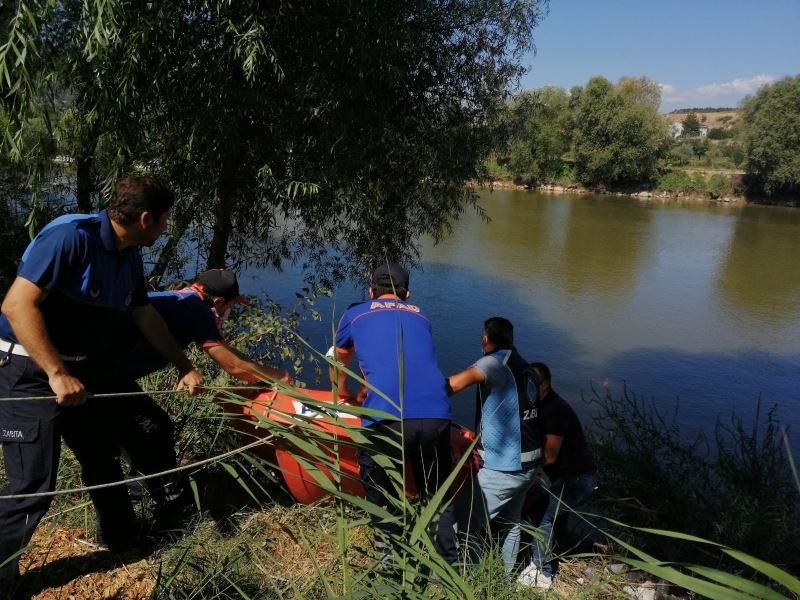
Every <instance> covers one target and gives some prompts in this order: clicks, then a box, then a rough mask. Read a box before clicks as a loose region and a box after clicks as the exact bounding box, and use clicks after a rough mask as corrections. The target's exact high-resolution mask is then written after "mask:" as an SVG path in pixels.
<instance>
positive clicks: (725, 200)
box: [470, 179, 800, 208]
mask: <svg viewBox="0 0 800 600" xmlns="http://www.w3.org/2000/svg"><path fill="white" fill-rule="evenodd" d="M470 185H472V186H474V187H476V188H484V189H485V188H487V187H488V188H490V189H493V190H507V191H528V192H542V193H550V194H576V195H583V194H596V195H599V196H629V197H632V198H637V199H639V200H643V201H661V202H676V201H677V202H693V203H705V204H730V205H733V206H736V205H740V206H743V205H745V204H760V205H775V206H788V207H792V208H800V198H794V199H779V200H773V199H770V198H753V197H750V196H745V195H744V194H736V193H727V194H719V195H717V194H715V193H714V194H712V193H710V192H708V191H686V190H669V189H663V188H655V189H652V188H623V189H607V188H603V187H598V188H591V187H586V186H583V185H581V184H579V183H568V184H565V185H558V184H547V183H546V184H541V185H525V184H521V183H516V182H515V181H514V180H512V179H491V180H489V181H488V182H484V183H478V182H471V184H470Z"/></svg>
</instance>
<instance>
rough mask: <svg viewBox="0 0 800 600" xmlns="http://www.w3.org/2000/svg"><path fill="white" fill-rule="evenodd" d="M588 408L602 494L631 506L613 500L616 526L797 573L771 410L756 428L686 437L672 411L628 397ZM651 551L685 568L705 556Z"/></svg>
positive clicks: (795, 506) (720, 426) (787, 486)
mask: <svg viewBox="0 0 800 600" xmlns="http://www.w3.org/2000/svg"><path fill="white" fill-rule="evenodd" d="M590 402H591V403H592V404H593V405H595V406H596V407H597V409H598V410H597V411H596V414H597V417H596V418H595V420H594V434H593V437H592V445H593V450H594V452H595V456H596V459H597V464H598V467H599V469H600V473H601V481H602V484H603V490H604V494H605V496H606V497H607V499H609V500H613V499H614V498H618V499H635V500H636V504H635V505H634V504H632V503H625V502H613V501H610V502H609V504H608V506H611V507H612V508H613V510H614V511H616V512H617V514H618V516H619V517H620V518H621V520H624V521H625V520H626V521H627V522H635V523H637V525H639V526H643V527H657V528H659V529H669V530H674V531H681V532H683V533H688V534H693V535H698V536H701V537H704V538H707V539H711V540H713V541H716V542H719V543H722V544H725V545H728V546H732V547H735V548H737V549H739V550H742V551H744V552H747V553H749V554H752V555H755V556H758V557H759V558H761V559H763V560H767V561H770V562H773V563H775V564H776V565H780V566H782V567H783V568H785V569H787V570H789V571H792V572H795V573H797V572H798V571H800V503H798V489H797V487H796V486H795V484H794V481H793V476H792V469H791V464H790V461H789V460H788V456H787V450H786V449H785V448H784V447H783V440H782V428H781V426H780V423H779V422H778V419H777V416H776V414H775V409H772V410H770V411H768V412H767V413H766V415H764V413H763V412H761V411H760V410H758V409H757V411H756V414H755V418H754V423H753V424H752V425H746V424H745V423H744V422H743V420H742V419H741V418H740V417H738V416H737V415H736V414H731V416H730V417H729V418H728V419H727V420H722V419H720V420H719V421H718V422H717V424H716V427H715V428H714V431H713V433H712V434H711V435H705V434H704V433H703V432H700V433H698V434H697V435H696V437H690V436H689V435H687V433H686V431H685V430H683V429H682V428H681V427H680V426H679V425H678V408H677V407H675V408H674V409H671V408H667V409H660V408H658V407H657V406H656V405H655V403H654V402H652V401H646V400H644V399H643V398H641V397H638V396H636V395H635V394H633V393H631V392H629V391H628V390H625V391H623V394H622V397H613V398H612V397H611V394H610V393H606V394H605V395H601V394H598V393H597V392H595V394H594V396H593V397H592V398H591V399H590ZM759 408H760V407H759ZM651 549H652V550H657V551H659V552H660V553H661V554H660V555H659V558H661V559H662V560H663V559H669V558H674V559H679V560H680V561H681V562H686V561H687V560H696V559H700V558H701V556H702V552H703V551H702V549H699V548H695V550H696V551H697V553H696V554H694V553H692V554H687V552H690V551H689V550H687V549H686V548H681V549H680V550H677V549H676V548H674V547H670V545H669V544H666V545H665V547H660V548H651ZM648 550H650V549H648ZM676 551H677V552H679V553H680V554H679V555H676V554H673V552H676ZM665 555H667V556H665Z"/></svg>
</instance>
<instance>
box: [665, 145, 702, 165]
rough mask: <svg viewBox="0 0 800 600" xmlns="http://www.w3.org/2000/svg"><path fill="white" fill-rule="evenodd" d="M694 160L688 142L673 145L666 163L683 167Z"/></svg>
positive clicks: (693, 154) (692, 151)
mask: <svg viewBox="0 0 800 600" xmlns="http://www.w3.org/2000/svg"><path fill="white" fill-rule="evenodd" d="M695 158H696V156H695V153H694V150H693V149H692V145H691V144H690V143H688V142H680V143H678V144H675V145H674V146H673V147H672V148H671V149H670V151H669V152H668V153H667V162H668V163H669V164H671V165H677V166H684V165H688V164H689V163H691V162H692V161H693V160H694V159H695Z"/></svg>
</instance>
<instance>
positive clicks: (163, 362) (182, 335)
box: [108, 288, 225, 379]
mask: <svg viewBox="0 0 800 600" xmlns="http://www.w3.org/2000/svg"><path fill="white" fill-rule="evenodd" d="M148 296H149V298H150V302H152V304H153V307H154V308H155V309H156V310H157V311H158V312H159V314H160V315H161V316H162V317H163V318H164V321H165V322H166V324H167V327H168V328H169V331H170V333H171V334H172V337H174V338H175V340H176V341H177V342H178V344H179V345H180V346H181V348H185V347H186V346H188V345H189V344H190V343H192V342H194V343H196V344H197V345H198V346H199V347H201V348H211V347H213V346H219V345H222V344H224V343H225V338H224V337H223V336H222V333H221V332H220V329H219V324H218V322H217V318H216V317H215V316H214V313H213V312H212V311H211V305H210V304H209V303H207V302H205V301H204V300H203V299H202V298H201V297H200V294H199V293H198V292H197V291H196V290H194V289H192V288H186V289H182V290H176V291H170V292H151V293H150V294H149V295H148ZM117 337H118V339H119V340H120V345H122V346H124V347H127V348H130V350H129V351H128V352H125V353H124V354H122V355H121V356H119V357H115V360H114V362H113V363H112V364H111V365H110V366H109V367H108V368H109V369H110V371H111V372H113V373H114V375H116V376H121V377H126V378H131V379H139V378H140V377H144V376H145V375H149V374H150V373H154V372H156V371H158V370H159V369H163V368H164V367H166V366H167V365H168V364H169V361H168V360H167V359H166V358H165V357H164V356H162V354H161V353H160V352H159V351H158V350H156V349H155V348H153V346H151V345H150V344H149V342H147V340H145V339H144V336H143V335H142V334H141V332H140V331H139V329H138V328H137V327H136V325H135V323H134V322H133V319H126V320H125V321H124V322H123V323H122V325H121V327H120V328H119V331H118V333H117Z"/></svg>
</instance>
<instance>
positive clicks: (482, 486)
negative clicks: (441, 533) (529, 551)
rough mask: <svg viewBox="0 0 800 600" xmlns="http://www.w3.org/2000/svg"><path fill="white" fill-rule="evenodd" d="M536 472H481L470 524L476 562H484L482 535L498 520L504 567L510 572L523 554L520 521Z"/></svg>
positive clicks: (471, 549)
mask: <svg viewBox="0 0 800 600" xmlns="http://www.w3.org/2000/svg"><path fill="white" fill-rule="evenodd" d="M535 472H536V471H535V469H533V468H529V469H525V470H522V471H508V472H506V471H494V470H492V469H487V468H486V467H484V468H482V469H481V470H480V471H478V477H477V480H478V485H477V486H476V490H475V493H474V495H473V504H472V514H471V517H470V521H469V528H468V532H469V540H468V544H469V551H470V558H471V560H473V561H474V562H477V561H478V560H480V555H481V544H480V538H481V534H482V533H483V532H484V531H485V530H486V529H487V525H488V523H489V522H490V521H494V522H495V525H496V527H497V528H498V531H499V532H500V534H501V539H502V540H503V547H502V554H503V566H504V567H505V570H506V572H510V571H511V570H512V569H513V568H514V564H515V563H516V562H517V554H518V553H519V539H520V532H521V527H520V522H521V520H522V505H523V503H524V502H525V496H526V495H527V493H528V490H529V489H530V487H531V485H532V484H533V479H534V474H535Z"/></svg>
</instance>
